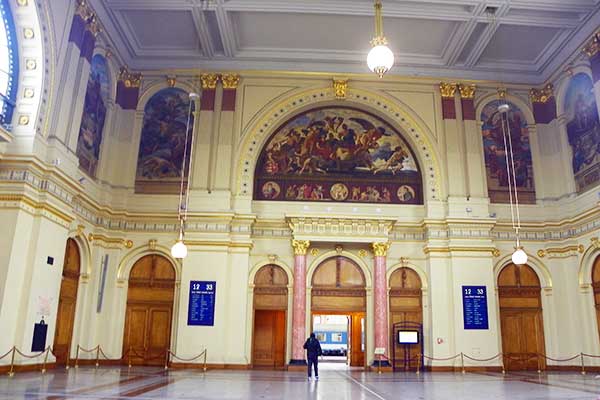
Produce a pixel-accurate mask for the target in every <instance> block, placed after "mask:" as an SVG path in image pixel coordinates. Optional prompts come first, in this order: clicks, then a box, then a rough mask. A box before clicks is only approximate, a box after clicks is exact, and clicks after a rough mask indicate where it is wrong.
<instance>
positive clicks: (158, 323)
mask: <svg viewBox="0 0 600 400" xmlns="http://www.w3.org/2000/svg"><path fill="white" fill-rule="evenodd" d="M149 323H150V324H149V326H148V332H149V340H148V347H149V348H152V349H160V350H161V351H162V352H164V351H165V350H166V349H167V348H169V345H170V339H171V309H170V308H168V307H161V308H150V320H149Z"/></svg>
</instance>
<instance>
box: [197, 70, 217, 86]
mask: <svg viewBox="0 0 600 400" xmlns="http://www.w3.org/2000/svg"><path fill="white" fill-rule="evenodd" d="M218 81H219V75H217V74H213V73H210V74H202V75H200V84H201V86H202V89H204V90H206V89H216V88H217V82H218Z"/></svg>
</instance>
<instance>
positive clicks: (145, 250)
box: [117, 245, 182, 284]
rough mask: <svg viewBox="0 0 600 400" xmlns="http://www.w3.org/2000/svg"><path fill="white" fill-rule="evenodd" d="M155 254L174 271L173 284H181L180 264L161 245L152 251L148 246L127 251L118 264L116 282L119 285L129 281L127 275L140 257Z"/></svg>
mask: <svg viewBox="0 0 600 400" xmlns="http://www.w3.org/2000/svg"><path fill="white" fill-rule="evenodd" d="M152 254H157V255H160V256H163V257H164V258H166V259H167V260H169V262H170V263H171V265H173V268H174V269H175V283H179V282H181V267H182V265H181V262H178V261H177V260H175V259H174V258H173V257H172V256H171V251H170V250H169V249H168V248H167V247H165V246H161V245H156V247H155V248H154V249H151V248H150V247H149V246H148V245H146V246H140V247H137V248H135V249H132V250H131V251H129V252H128V253H127V254H126V255H125V256H124V257H123V258H122V259H121V261H120V262H119V266H118V267H117V282H118V283H120V284H124V283H125V282H127V280H128V279H129V273H130V272H131V269H132V268H133V266H134V265H135V263H136V262H137V261H138V260H139V259H140V258H142V257H144V256H148V255H152Z"/></svg>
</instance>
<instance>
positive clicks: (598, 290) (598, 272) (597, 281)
mask: <svg viewBox="0 0 600 400" xmlns="http://www.w3.org/2000/svg"><path fill="white" fill-rule="evenodd" d="M592 287H593V288H594V304H595V305H596V321H597V323H598V332H600V256H598V257H596V260H595V261H594V266H593V267H592Z"/></svg>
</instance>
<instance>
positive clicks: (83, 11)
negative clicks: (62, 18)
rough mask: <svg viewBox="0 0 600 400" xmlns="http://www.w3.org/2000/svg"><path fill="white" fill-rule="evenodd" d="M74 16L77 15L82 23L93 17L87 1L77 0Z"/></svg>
mask: <svg viewBox="0 0 600 400" xmlns="http://www.w3.org/2000/svg"><path fill="white" fill-rule="evenodd" d="M75 14H76V15H79V16H80V17H81V19H83V20H84V21H87V20H88V19H90V18H91V17H92V16H93V15H94V12H93V11H92V10H91V9H90V7H89V6H88V4H87V1H85V0H78V1H77V3H76V4H75Z"/></svg>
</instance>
